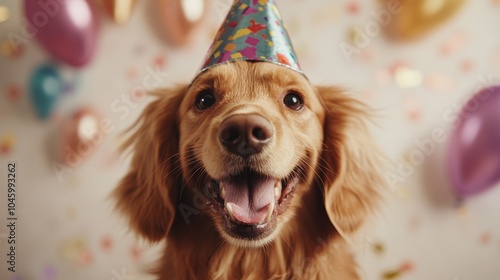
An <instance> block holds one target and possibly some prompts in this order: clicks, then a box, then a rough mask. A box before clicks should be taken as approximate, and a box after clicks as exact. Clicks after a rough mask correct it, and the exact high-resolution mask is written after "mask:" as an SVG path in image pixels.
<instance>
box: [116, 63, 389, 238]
mask: <svg viewBox="0 0 500 280" xmlns="http://www.w3.org/2000/svg"><path fill="white" fill-rule="evenodd" d="M157 95H158V98H157V100H156V101H154V102H152V103H151V104H150V105H149V106H148V107H147V108H146V109H145V111H144V113H143V115H142V117H141V118H140V120H139V121H138V122H137V123H136V126H137V127H138V129H137V130H136V131H135V133H134V134H133V135H132V136H131V138H130V139H129V141H128V142H127V143H126V146H129V147H133V150H134V156H133V160H132V167H131V169H130V171H129V173H128V174H127V176H126V177H125V178H124V179H123V180H122V182H121V184H120V186H119V187H118V189H117V191H116V195H117V197H118V206H119V208H120V209H121V210H122V211H124V212H125V213H126V215H128V216H129V217H130V218H131V223H132V225H133V227H134V228H135V229H136V230H137V231H138V232H140V233H141V234H143V235H144V236H146V237H147V238H148V239H150V240H153V241H156V240H160V239H162V238H164V237H166V236H167V235H168V232H169V231H170V230H171V228H172V226H173V225H174V226H175V223H174V220H175V221H182V220H183V219H182V217H181V216H182V215H185V214H186V209H188V210H189V209H191V210H192V209H194V210H192V211H193V213H196V214H200V215H203V216H210V217H211V218H212V221H213V223H215V226H216V228H217V229H218V231H219V233H220V234H221V236H223V237H224V239H225V240H226V241H228V242H229V243H232V244H237V245H240V246H249V247H255V246H261V245H263V244H266V243H269V242H272V240H274V239H275V238H276V237H277V236H278V235H279V233H280V232H281V231H282V230H283V228H284V227H286V226H287V225H289V224H291V223H290V220H291V219H293V217H294V216H295V215H297V214H298V213H297V212H298V211H307V205H301V204H302V203H303V201H302V200H301V197H303V196H304V194H305V193H308V192H311V191H318V192H320V193H321V194H322V199H321V201H318V202H317V203H320V204H321V205H322V206H323V207H322V209H323V211H324V213H325V214H326V215H324V216H325V217H328V218H327V219H328V222H329V223H332V224H333V225H334V226H335V228H336V229H337V231H339V232H340V233H343V234H349V233H351V232H353V231H355V230H356V229H357V228H359V226H360V225H361V224H362V222H363V221H364V219H365V216H366V215H367V214H368V213H369V212H370V211H371V210H372V208H373V207H374V205H375V204H376V202H377V191H376V186H377V185H378V184H379V183H380V176H381V175H380V173H379V172H378V171H377V169H378V166H377V165H378V163H377V161H378V154H377V149H376V148H375V147H374V145H373V143H372V141H371V140H370V138H369V137H368V134H367V132H366V128H365V125H364V119H363V116H364V115H365V108H364V107H363V106H362V105H360V104H359V103H358V102H357V101H354V100H353V99H351V98H348V97H346V96H345V95H344V94H343V93H342V92H340V91H338V90H336V89H333V88H317V87H313V86H312V85H311V84H310V82H309V81H308V80H307V79H306V78H305V77H304V76H303V75H302V74H300V73H298V72H296V71H293V70H290V69H287V68H285V67H281V66H277V65H274V64H271V63H251V62H235V63H230V64H225V65H220V66H218V67H214V68H212V69H210V70H208V71H206V72H204V73H202V74H201V75H200V76H199V77H197V79H196V80H195V81H194V82H193V84H191V85H190V86H183V87H179V88H176V89H173V90H169V91H168V92H162V93H158V94H157ZM193 196H202V197H203V198H204V200H203V201H204V202H203V203H194V202H193V200H192V199H189V198H191V197H193ZM190 202H191V205H188V207H187V208H182V207H178V206H179V205H180V204H185V203H188V204H189V203H190ZM205 203H206V204H205ZM195 204H197V205H195ZM207 205H208V207H205V206H207ZM201 208H203V209H202V211H199V210H200V209H201ZM179 217H180V218H179ZM316 218H317V217H310V219H316ZM184 220H185V219H184Z"/></svg>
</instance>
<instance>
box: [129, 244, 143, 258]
mask: <svg viewBox="0 0 500 280" xmlns="http://www.w3.org/2000/svg"><path fill="white" fill-rule="evenodd" d="M130 255H131V257H132V260H133V261H134V262H138V261H139V260H140V258H141V256H142V250H141V248H139V247H138V246H137V245H134V246H132V248H130Z"/></svg>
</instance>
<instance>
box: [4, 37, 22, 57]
mask: <svg viewBox="0 0 500 280" xmlns="http://www.w3.org/2000/svg"><path fill="white" fill-rule="evenodd" d="M23 52H24V46H23V45H21V44H18V45H17V46H16V45H13V44H11V42H10V41H8V40H6V41H3V42H0V53H1V54H2V55H4V56H6V57H10V58H18V57H20V56H21V55H22V54H23Z"/></svg>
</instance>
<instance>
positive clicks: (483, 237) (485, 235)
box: [479, 232, 491, 245]
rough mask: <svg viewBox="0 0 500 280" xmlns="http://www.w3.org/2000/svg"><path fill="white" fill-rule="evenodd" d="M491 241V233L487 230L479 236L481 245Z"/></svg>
mask: <svg viewBox="0 0 500 280" xmlns="http://www.w3.org/2000/svg"><path fill="white" fill-rule="evenodd" d="M490 241H491V234H490V233H489V232H485V233H483V234H482V235H481V237H480V238H479V242H480V243H481V244H483V245H488V244H489V243H490Z"/></svg>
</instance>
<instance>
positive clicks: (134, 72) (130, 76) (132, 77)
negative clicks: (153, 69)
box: [127, 67, 137, 80]
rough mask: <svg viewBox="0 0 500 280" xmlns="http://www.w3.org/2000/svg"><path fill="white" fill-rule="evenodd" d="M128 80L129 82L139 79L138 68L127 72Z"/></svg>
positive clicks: (132, 68)
mask: <svg viewBox="0 0 500 280" xmlns="http://www.w3.org/2000/svg"><path fill="white" fill-rule="evenodd" d="M127 79H128V80H135V79H137V68H136V67H131V68H129V69H128V70H127Z"/></svg>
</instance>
